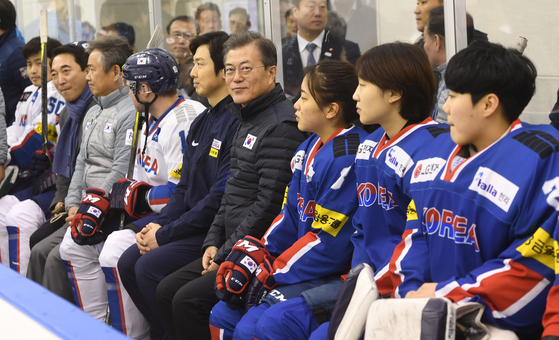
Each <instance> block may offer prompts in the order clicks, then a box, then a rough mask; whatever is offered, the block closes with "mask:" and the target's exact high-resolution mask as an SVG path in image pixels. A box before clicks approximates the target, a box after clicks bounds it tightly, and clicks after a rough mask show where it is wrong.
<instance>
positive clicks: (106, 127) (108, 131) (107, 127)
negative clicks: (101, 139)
mask: <svg viewBox="0 0 559 340" xmlns="http://www.w3.org/2000/svg"><path fill="white" fill-rule="evenodd" d="M112 130H113V124H111V123H107V125H105V129H103V131H105V133H110V132H111V131H112Z"/></svg>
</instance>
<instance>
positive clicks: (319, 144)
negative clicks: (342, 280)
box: [305, 128, 346, 175]
mask: <svg viewBox="0 0 559 340" xmlns="http://www.w3.org/2000/svg"><path fill="white" fill-rule="evenodd" d="M345 130H346V129H344V128H339V129H338V130H336V132H334V133H333V134H332V136H330V138H328V140H327V141H326V142H324V143H322V140H321V139H320V138H319V139H317V141H316V143H315V145H314V146H313V148H312V149H311V153H310V155H309V156H308V157H307V160H306V162H307V163H306V166H305V175H306V174H307V172H308V171H309V165H310V164H311V162H312V160H313V159H314V156H316V154H317V153H318V150H320V149H321V148H322V146H323V145H325V144H328V142H329V141H331V140H332V139H333V138H334V137H337V136H338V135H340V134H341V133H342V132H344V131H345Z"/></svg>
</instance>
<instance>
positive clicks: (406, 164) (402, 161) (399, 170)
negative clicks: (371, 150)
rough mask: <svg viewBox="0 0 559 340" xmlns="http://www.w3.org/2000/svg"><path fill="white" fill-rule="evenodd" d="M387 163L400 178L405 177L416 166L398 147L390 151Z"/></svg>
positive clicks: (387, 155)
mask: <svg viewBox="0 0 559 340" xmlns="http://www.w3.org/2000/svg"><path fill="white" fill-rule="evenodd" d="M385 163H386V165H388V166H389V167H390V168H391V169H392V170H394V172H395V173H396V175H398V176H400V177H404V175H405V174H406V173H407V172H408V170H409V169H411V168H412V166H413V164H414V162H413V160H412V159H411V157H410V156H409V155H408V154H407V153H406V152H405V151H404V150H403V149H402V148H400V147H398V146H394V147H392V148H391V149H390V150H388V153H387V154H386V160H385Z"/></svg>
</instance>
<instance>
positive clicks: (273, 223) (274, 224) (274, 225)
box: [262, 213, 284, 245]
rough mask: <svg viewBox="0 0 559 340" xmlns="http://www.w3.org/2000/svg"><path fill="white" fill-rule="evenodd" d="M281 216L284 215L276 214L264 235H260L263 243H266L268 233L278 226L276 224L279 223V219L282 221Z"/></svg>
mask: <svg viewBox="0 0 559 340" xmlns="http://www.w3.org/2000/svg"><path fill="white" fill-rule="evenodd" d="M283 216H284V215H283V213H282V214H279V215H278V216H276V218H275V219H274V220H273V221H272V224H271V225H270V227H269V228H268V230H266V233H265V234H264V236H262V242H263V243H264V245H268V235H270V233H271V232H272V231H273V230H274V229H275V228H276V227H277V226H278V224H280V223H281V221H283Z"/></svg>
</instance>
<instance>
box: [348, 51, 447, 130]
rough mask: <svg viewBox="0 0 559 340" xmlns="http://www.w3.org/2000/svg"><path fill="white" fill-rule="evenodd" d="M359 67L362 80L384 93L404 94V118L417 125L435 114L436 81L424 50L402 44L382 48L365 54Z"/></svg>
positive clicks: (358, 73) (359, 61) (402, 107)
mask: <svg viewBox="0 0 559 340" xmlns="http://www.w3.org/2000/svg"><path fill="white" fill-rule="evenodd" d="M356 67H357V75H358V76H359V78H361V79H363V80H365V81H367V82H369V83H372V84H375V85H376V86H378V87H379V88H380V89H381V90H383V91H384V90H393V91H398V92H401V93H402V99H401V100H402V104H401V106H400V115H401V116H402V118H404V119H406V120H409V121H413V122H417V121H422V120H424V119H425V118H427V117H429V115H430V114H431V112H433V106H434V98H435V91H436V90H435V79H434V77H433V70H432V69H431V65H430V64H429V59H428V58H427V54H425V51H424V50H423V49H422V48H421V47H419V46H417V45H414V44H408V43H402V42H395V43H389V44H383V45H379V46H376V47H373V48H371V49H370V50H368V51H367V52H365V54H363V55H362V56H361V57H360V58H359V60H357V65H356Z"/></svg>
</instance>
